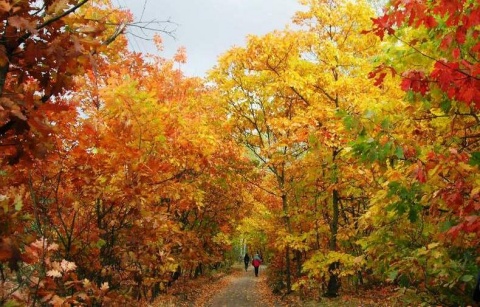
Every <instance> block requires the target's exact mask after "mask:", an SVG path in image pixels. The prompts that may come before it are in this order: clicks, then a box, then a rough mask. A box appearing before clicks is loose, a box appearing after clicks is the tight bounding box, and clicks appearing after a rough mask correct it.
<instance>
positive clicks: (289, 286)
mask: <svg viewBox="0 0 480 307" xmlns="http://www.w3.org/2000/svg"><path fill="white" fill-rule="evenodd" d="M282 206H283V214H284V216H285V226H286V227H287V231H288V233H289V234H291V233H292V227H291V225H290V216H289V215H288V202H287V195H285V194H283V195H282ZM285 266H286V268H285V275H286V278H287V293H290V292H292V272H291V269H290V246H289V245H287V246H286V247H285Z"/></svg>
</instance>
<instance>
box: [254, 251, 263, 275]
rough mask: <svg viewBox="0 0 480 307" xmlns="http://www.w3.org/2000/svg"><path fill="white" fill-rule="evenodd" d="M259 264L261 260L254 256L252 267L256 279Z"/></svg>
mask: <svg viewBox="0 0 480 307" xmlns="http://www.w3.org/2000/svg"><path fill="white" fill-rule="evenodd" d="M260 264H262V259H261V258H260V255H259V254H255V256H253V260H252V265H253V267H254V268H255V276H256V277H258V268H259V267H260Z"/></svg>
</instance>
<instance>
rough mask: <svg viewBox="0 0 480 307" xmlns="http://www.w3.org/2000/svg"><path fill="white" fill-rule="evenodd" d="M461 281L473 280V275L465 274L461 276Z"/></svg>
mask: <svg viewBox="0 0 480 307" xmlns="http://www.w3.org/2000/svg"><path fill="white" fill-rule="evenodd" d="M460 280H461V281H463V282H470V281H472V280H473V275H463V276H462V277H461V278H460Z"/></svg>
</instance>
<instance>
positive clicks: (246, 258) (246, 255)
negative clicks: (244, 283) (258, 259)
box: [243, 253, 250, 272]
mask: <svg viewBox="0 0 480 307" xmlns="http://www.w3.org/2000/svg"><path fill="white" fill-rule="evenodd" d="M243 262H245V272H246V271H247V269H248V263H249V262H250V256H248V253H245V257H243Z"/></svg>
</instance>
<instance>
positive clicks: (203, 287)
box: [150, 264, 408, 307]
mask: <svg viewBox="0 0 480 307" xmlns="http://www.w3.org/2000/svg"><path fill="white" fill-rule="evenodd" d="M266 269H267V267H266V266H263V265H262V266H261V267H260V274H259V277H255V274H254V272H253V267H252V266H250V267H249V269H248V271H247V272H245V269H244V267H243V264H242V265H240V264H236V265H234V266H233V268H232V270H231V272H230V273H228V274H226V273H217V274H214V275H211V276H208V277H201V278H200V279H197V280H194V281H187V282H185V283H184V284H183V285H182V287H181V288H177V289H176V290H175V291H172V292H171V294H170V295H167V296H162V298H161V299H160V300H157V301H156V302H155V303H154V304H153V305H150V306H151V307H170V306H180V307H197V306H198V307H200V306H202V307H230V306H233V307H243V306H248V307H256V306H265V307H314V306H325V307H350V306H362V307H377V306H388V307H397V306H407V305H408V304H406V302H404V298H402V296H399V294H398V293H397V292H395V291H393V289H389V288H382V289H378V290H371V291H367V292H363V293H361V294H344V295H342V296H341V297H338V298H332V299H330V298H321V299H320V300H316V301H305V300H301V299H300V298H299V297H298V296H286V297H283V298H282V297H281V296H277V295H274V294H273V293H272V291H271V289H270V288H269V286H268V285H267V278H266V274H265V270H266Z"/></svg>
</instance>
